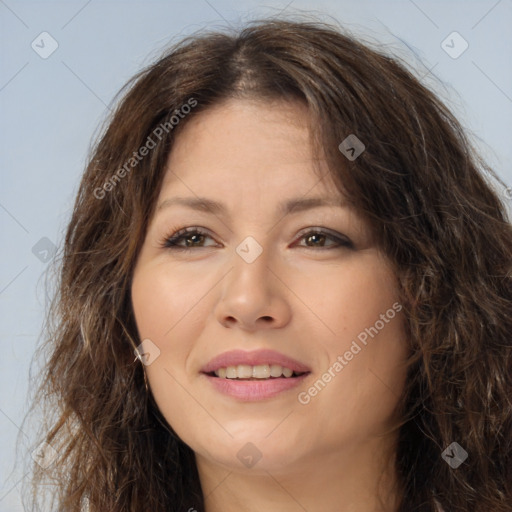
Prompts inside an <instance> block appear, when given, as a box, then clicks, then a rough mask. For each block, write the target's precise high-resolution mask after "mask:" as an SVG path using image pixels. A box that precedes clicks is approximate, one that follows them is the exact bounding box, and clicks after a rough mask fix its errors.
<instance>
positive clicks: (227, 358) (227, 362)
mask: <svg viewBox="0 0 512 512" xmlns="http://www.w3.org/2000/svg"><path fill="white" fill-rule="evenodd" d="M239 364H248V365H249V366H256V365H259V364H278V365H280V366H283V367H285V368H290V369H291V370H293V371H294V372H297V373H302V372H309V371H311V370H310V369H309V368H308V367H307V366H306V365H304V364H302V363H300V362H299V361H296V360H295V359H291V358H290V357H287V356H285V355H284V354H280V353H279V352H275V351H274V350H255V351H253V352H246V351H244V350H232V351H230V352H224V353H223V354H220V355H218V356H217V357H214V358H213V359H212V360H211V361H210V362H209V363H208V364H206V365H205V366H204V367H203V368H202V369H201V371H202V372H203V373H211V372H214V371H215V370H218V369H219V368H227V367H228V366H237V365H239Z"/></svg>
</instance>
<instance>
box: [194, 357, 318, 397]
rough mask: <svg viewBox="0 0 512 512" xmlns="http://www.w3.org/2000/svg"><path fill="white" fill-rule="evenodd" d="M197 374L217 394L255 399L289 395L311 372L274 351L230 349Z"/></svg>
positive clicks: (301, 364) (298, 362) (302, 364)
mask: <svg viewBox="0 0 512 512" xmlns="http://www.w3.org/2000/svg"><path fill="white" fill-rule="evenodd" d="M201 373H202V374H203V375H204V376H205V377H206V380H207V381H208V382H209V385H211V386H212V389H213V390H215V391H216V392H218V393H220V394H221V395H224V396H228V397H230V398H231V399H235V400H238V401H242V402H256V401H261V400H264V401H265V400H269V399H273V398H275V397H277V396H281V395H283V396H289V393H291V391H292V390H293V389H294V388H297V387H298V386H300V385H302V383H303V382H304V380H305V379H306V378H307V376H308V375H310V374H311V369H310V368H308V367H307V366H306V365H305V364H304V363H301V362H300V361H297V360H296V359H293V358H291V357H289V356H286V355H284V354H281V353H279V352H276V351H274V350H268V349H264V350H256V351H252V352H247V351H244V350H233V351H230V352H224V353H222V354H220V355H218V356H217V357H215V358H214V359H212V360H211V361H210V362H209V363H207V364H206V365H205V366H204V367H203V368H202V369H201Z"/></svg>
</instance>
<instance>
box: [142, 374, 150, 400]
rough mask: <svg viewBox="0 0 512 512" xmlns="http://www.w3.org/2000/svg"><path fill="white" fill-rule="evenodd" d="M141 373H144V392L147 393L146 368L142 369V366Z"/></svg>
mask: <svg viewBox="0 0 512 512" xmlns="http://www.w3.org/2000/svg"><path fill="white" fill-rule="evenodd" d="M142 373H144V387H145V388H146V393H148V394H149V384H148V376H147V375H146V370H144V368H142Z"/></svg>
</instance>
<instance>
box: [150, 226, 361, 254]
mask: <svg viewBox="0 0 512 512" xmlns="http://www.w3.org/2000/svg"><path fill="white" fill-rule="evenodd" d="M170 233H171V234H170V235H168V236H166V237H164V238H163V240H161V241H160V244H159V246H160V247H162V248H164V249H171V250H177V251H184V252H187V251H191V250H193V249H207V248H209V247H213V245H209V246H204V247H201V246H197V247H186V246H181V245H178V244H177V243H176V242H180V241H182V240H183V239H184V238H185V237H186V235H187V233H190V234H191V235H193V234H198V235H202V236H205V237H209V238H211V239H213V240H214V239H215V238H214V237H213V236H212V235H211V234H210V232H209V230H207V229H206V228H202V227H200V226H189V227H185V228H181V229H173V230H171V232H170ZM313 234H319V235H325V236H327V237H329V238H331V240H334V242H335V244H334V245H328V246H324V247H322V246H317V247H314V246H312V247H310V246H305V245H298V244H299V243H300V241H301V240H302V239H303V238H304V237H306V236H307V235H313ZM294 245H298V246H299V247H301V248H303V249H311V250H314V251H318V250H322V251H326V250H334V249H341V248H350V249H355V246H354V243H353V242H352V240H351V239H350V238H349V237H347V236H346V235H344V234H342V233H339V232H337V231H334V230H331V229H329V228H324V227H320V226H308V227H306V228H303V229H301V230H300V231H299V233H298V234H297V236H296V238H295V241H294V242H293V245H292V246H294Z"/></svg>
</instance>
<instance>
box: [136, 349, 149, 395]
mask: <svg viewBox="0 0 512 512" xmlns="http://www.w3.org/2000/svg"><path fill="white" fill-rule="evenodd" d="M136 354H137V355H136V356H135V359H134V360H133V362H134V363H135V361H137V359H138V360H139V361H140V363H141V365H142V373H143V375H144V388H145V389H146V393H149V384H148V376H147V375H146V370H145V369H144V363H143V362H142V356H141V354H140V353H139V351H138V350H136Z"/></svg>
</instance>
